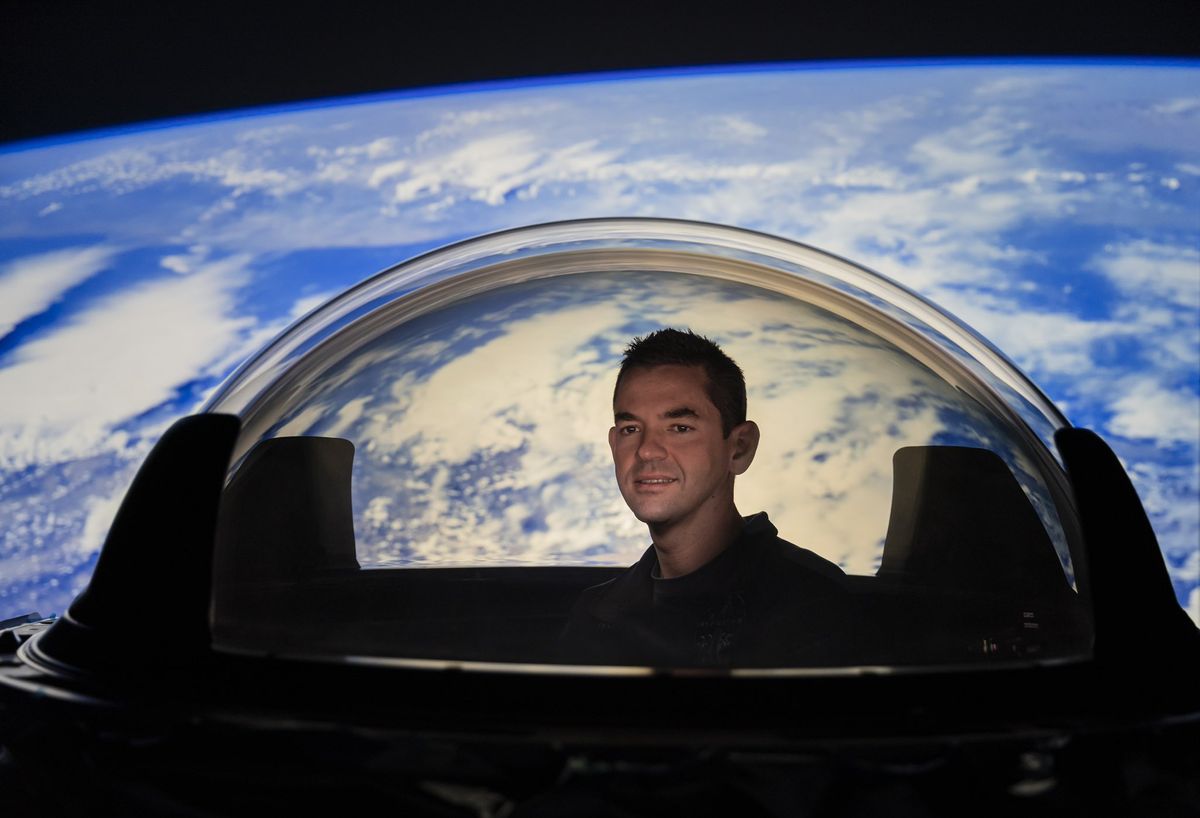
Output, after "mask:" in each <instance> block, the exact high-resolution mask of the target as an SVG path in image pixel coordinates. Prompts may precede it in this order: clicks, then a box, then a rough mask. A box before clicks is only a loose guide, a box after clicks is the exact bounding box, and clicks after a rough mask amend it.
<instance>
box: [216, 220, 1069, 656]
mask: <svg viewBox="0 0 1200 818" xmlns="http://www.w3.org/2000/svg"><path fill="white" fill-rule="evenodd" d="M662 327H678V328H690V329H692V330H694V331H696V332H698V333H701V334H703V335H705V336H707V337H709V338H711V339H712V340H714V341H716V342H717V343H718V344H720V345H721V347H722V348H723V349H724V350H725V351H726V352H727V353H728V354H729V355H730V356H731V357H732V358H733V359H734V360H735V361H737V362H738V364H739V365H740V366H741V368H742V369H743V370H744V372H745V375H746V383H747V397H748V404H749V412H748V414H749V417H750V418H751V419H753V420H755V421H756V422H757V423H758V425H759V427H760V428H761V431H762V442H761V444H760V446H759V450H758V454H757V457H756V459H755V461H754V463H753V464H752V466H751V468H750V469H749V471H748V472H747V473H746V474H744V475H742V476H740V477H738V479H737V488H736V494H737V503H738V507H739V509H740V510H741V511H742V512H743V513H747V514H749V513H753V512H757V511H766V512H768V513H769V515H770V520H771V521H772V522H773V524H774V525H775V527H777V528H778V530H779V535H780V536H781V537H783V538H784V539H785V540H788V541H790V542H791V543H795V544H796V545H797V546H800V547H802V548H803V549H807V551H809V552H812V553H814V554H816V555H818V556H820V557H822V558H824V560H827V561H829V562H831V563H833V564H836V565H837V566H838V567H839V568H840V569H841V571H842V572H844V575H845V577H844V579H843V580H841V582H842V584H843V585H844V586H845V587H846V588H847V589H848V593H849V594H850V595H851V596H852V597H853V598H854V599H855V600H856V602H855V605H856V606H857V609H861V610H862V611H863V612H864V613H863V617H864V618H863V621H864V623H866V624H865V625H864V627H863V631H864V632H870V633H871V634H873V636H872V637H871V638H865V637H864V639H863V640H862V642H861V644H859V645H857V646H847V649H846V651H845V652H844V655H842V656H840V657H839V658H836V659H835V660H832V661H831V660H830V659H829V658H828V657H824V658H822V659H820V660H819V661H818V660H814V663H815V665H819V666H820V667H821V668H825V669H828V668H829V667H830V666H836V667H840V668H863V667H866V666H880V665H884V666H910V665H921V666H926V665H930V664H932V665H945V666H952V665H957V664H962V663H971V662H977V661H997V660H1005V661H1045V660H1059V659H1062V658H1068V657H1071V656H1077V655H1080V654H1081V653H1085V652H1086V651H1088V650H1090V639H1091V636H1090V627H1089V626H1088V625H1087V624H1086V620H1087V616H1086V606H1084V605H1083V604H1082V603H1081V602H1080V599H1079V593H1078V591H1079V589H1078V585H1077V582H1076V570H1077V567H1076V558H1077V554H1078V548H1077V541H1078V534H1077V522H1076V520H1075V515H1074V511H1073V509H1072V505H1071V500H1070V494H1069V491H1068V489H1067V487H1066V486H1067V484H1066V480H1065V477H1064V475H1063V472H1062V469H1061V467H1060V465H1059V463H1058V462H1057V461H1056V459H1055V457H1054V455H1053V454H1052V451H1051V448H1050V445H1051V440H1052V436H1053V433H1054V431H1055V430H1056V429H1058V428H1061V427H1063V426H1065V425H1066V421H1065V419H1064V418H1063V417H1062V416H1061V414H1059V412H1058V411H1057V410H1056V409H1055V407H1054V406H1053V405H1052V404H1051V403H1050V401H1049V400H1048V399H1046V397H1045V396H1044V395H1043V394H1042V393H1041V392H1040V391H1039V390H1038V389H1037V388H1036V387H1035V386H1034V385H1033V384H1032V383H1030V382H1029V381H1028V379H1026V378H1025V377H1024V376H1023V375H1022V374H1021V373H1020V372H1019V371H1018V370H1017V369H1016V368H1015V367H1014V366H1013V365H1012V364H1011V363H1009V362H1008V361H1007V360H1006V359H1005V358H1004V357H1003V355H1001V354H1000V353H999V352H997V351H996V350H995V349H994V348H993V347H991V346H990V345H989V344H988V343H987V342H986V341H984V340H983V339H982V338H980V337H979V336H978V335H976V334H975V333H973V332H972V331H971V330H969V329H968V328H966V327H965V326H963V325H962V324H961V323H959V322H958V321H957V320H955V319H954V318H953V317H952V316H950V315H948V314H946V313H945V312H943V311H942V310H940V309H938V308H937V307H935V306H934V305H932V304H930V303H929V302H927V301H924V300H922V299H921V298H920V297H918V296H916V295H915V294H914V293H912V292H910V291H908V290H906V289H904V288H903V287H901V286H899V285H897V284H895V283H894V282H891V281H889V280H888V279H886V278H884V277H882V276H880V275H878V274H876V273H873V272H871V271H868V270H866V269H864V268H861V267H859V266H857V265H854V264H852V263H850V262H848V261H846V260H843V259H840V258H837V257H835V256H832V255H829V254H827V253H824V252H821V251H819V250H816V249H814V248H811V247H807V246H804V245H800V244H796V243H792V242H789V241H784V240H782V239H778V238H775V237H771V236H767V235H763V234H758V233H752V232H748V231H744V230H738V229H733V228H728V227H720V226H715V225H709V224H700V223H692V222H680V221H665V220H644V219H613V220H596V221H582V222H565V223H558V224H548V225H539V226H535V227H529V228H524V229H519V230H512V231H507V232H503V233H498V234H494V235H490V236H485V237H482V238H477V239H472V240H469V241H466V242H463V243H461V244H457V245H454V246H451V247H447V248H444V249H441V250H437V251H435V252H432V253H429V254H427V255H424V256H421V257H419V258H416V259H414V260H411V261H408V262H406V263H404V264H401V265H399V266H397V267H394V268H392V269H389V270H387V271H385V272H383V273H380V274H379V275H377V276H375V277H373V278H371V279H369V280H367V281H365V282H363V283H361V284H359V285H358V286H356V287H354V288H353V289H351V290H349V291H347V292H346V293H344V294H342V295H341V296H339V297H337V298H335V299H334V300H332V301H330V302H328V303H327V304H325V305H324V306H322V307H320V308H319V309H317V310H315V311H314V312H312V313H311V314H309V315H308V316H306V317H305V318H303V319H302V320H300V321H299V322H297V323H296V324H295V325H293V326H292V327H291V328H290V329H289V330H287V331H286V332H285V333H284V334H283V335H281V336H280V337H279V338H278V339H277V340H275V341H274V342H273V343H272V344H271V345H270V346H268V347H267V348H266V349H265V350H263V351H262V352H261V353H260V354H259V355H258V356H257V357H255V358H254V359H252V360H251V361H249V362H248V363H247V364H246V365H244V366H243V367H242V368H241V369H240V370H239V371H238V372H236V373H235V374H234V375H233V376H232V377H231V378H230V380H229V381H228V382H227V383H226V384H224V385H223V387H222V388H221V389H220V390H219V391H218V392H217V394H216V395H215V396H214V397H213V398H212V399H211V400H210V401H209V403H208V405H207V407H206V411H211V412H221V413H229V414H235V415H237V416H239V418H240V419H241V423H242V432H241V437H240V438H239V442H238V445H237V448H236V451H235V454H234V459H233V465H232V467H231V470H230V475H229V479H228V482H227V487H226V494H225V497H224V498H223V500H222V522H221V527H220V533H219V536H218V545H217V552H216V555H215V564H216V567H215V574H214V606H213V633H214V645H215V646H216V647H217V648H218V649H226V650H233V651H249V652H255V653H271V654H276V655H280V654H282V655H294V656H303V657H324V658H337V657H348V656H353V657H357V658H358V659H363V660H370V661H381V662H388V661H392V662H394V661H418V662H419V661H436V662H453V663H460V664H461V663H467V664H470V663H472V662H501V663H513V662H515V663H523V664H524V665H526V666H528V665H530V664H536V665H539V666H544V667H552V666H560V665H561V663H562V662H563V661H564V660H563V659H562V654H561V652H560V645H559V638H560V635H561V632H562V629H563V627H564V624H565V622H566V621H567V618H568V616H569V615H570V612H571V609H572V606H573V604H574V603H575V600H576V599H577V598H578V596H579V594H580V592H581V591H582V590H583V589H584V588H586V587H589V586H591V585H595V584H597V583H600V582H603V581H605V580H606V579H609V578H611V577H614V576H616V575H617V574H618V573H619V572H620V570H621V569H622V568H623V567H624V566H629V565H631V564H633V563H635V562H637V561H638V560H639V557H641V555H642V554H643V552H645V551H646V549H647V546H649V545H650V539H649V535H648V534H647V530H646V527H645V526H644V525H643V524H641V523H639V522H638V521H637V520H636V519H635V518H634V517H633V515H632V514H631V513H630V511H629V510H628V508H626V506H625V505H624V503H623V502H622V499H621V496H620V493H619V492H618V491H617V487H616V483H615V481H614V478H613V464H612V456H611V454H610V452H609V448H608V441H607V432H608V429H609V427H610V426H611V425H612V418H613V415H612V397H613V387H614V382H615V377H616V371H617V367H618V365H619V363H620V360H621V356H622V353H623V350H624V348H625V346H626V345H627V344H628V343H629V341H630V340H631V339H632V338H634V337H635V336H641V335H645V334H646V333H648V332H651V331H653V330H656V329H659V328H662ZM897 616H899V620H898V619H897ZM905 617H907V619H905ZM814 663H809V662H807V661H805V660H804V658H803V657H799V658H797V657H796V656H788V657H782V658H780V659H779V660H778V661H775V660H771V659H767V660H756V661H755V662H754V665H755V666H756V667H759V668H761V667H770V668H775V667H802V668H803V667H809V668H811V667H813V665H814ZM618 664H629V665H639V664H644V662H639V661H629V662H619V663H618ZM738 665H739V663H738V662H736V661H734V662H732V664H731V666H732V668H733V669H737V667H738Z"/></svg>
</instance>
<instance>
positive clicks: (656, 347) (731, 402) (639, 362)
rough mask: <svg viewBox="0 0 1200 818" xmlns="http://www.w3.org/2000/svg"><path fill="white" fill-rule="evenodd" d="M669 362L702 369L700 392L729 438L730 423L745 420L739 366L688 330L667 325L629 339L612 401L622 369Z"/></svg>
mask: <svg viewBox="0 0 1200 818" xmlns="http://www.w3.org/2000/svg"><path fill="white" fill-rule="evenodd" d="M671 365H674V366H698V367H702V368H703V369H704V374H705V376H706V377H707V379H708V383H707V384H705V388H704V391H705V393H706V394H707V395H708V399H709V400H710V401H712V404H713V406H715V407H717V411H718V412H720V413H721V429H722V431H723V433H724V436H725V437H729V433H730V432H731V431H733V427H734V426H737V425H738V424H739V423H744V422H745V420H746V378H745V376H744V375H742V370H741V368H740V367H739V366H738V365H737V364H736V363H734V361H733V359H732V358H730V357H729V356H728V355H726V354H725V353H724V352H723V351H722V350H721V348H720V347H719V346H717V345H716V344H715V343H713V342H712V341H710V340H709V339H707V338H705V337H704V336H703V335H698V334H696V333H694V332H692V331H691V330H690V329H689V330H678V329H672V328H670V327H668V328H666V329H660V330H655V331H654V332H652V333H650V334H649V335H647V336H645V337H639V338H634V339H633V340H632V341H630V342H629V346H627V347H626V348H625V357H624V358H623V359H622V360H621V370H620V372H618V373H617V385H616V387H615V388H614V389H613V400H614V401H615V400H616V396H617V392H616V390H617V389H620V388H621V381H622V379H624V377H625V373H626V372H629V371H630V370H632V369H650V368H651V367H655V366H671Z"/></svg>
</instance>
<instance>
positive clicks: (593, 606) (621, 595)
mask: <svg viewBox="0 0 1200 818" xmlns="http://www.w3.org/2000/svg"><path fill="white" fill-rule="evenodd" d="M653 551H654V547H653V546H651V547H650V548H648V549H646V551H645V552H644V553H643V554H642V557H641V559H639V560H638V561H637V562H635V563H634V564H633V565H631V566H629V567H628V568H626V569H625V570H623V571H622V572H621V573H619V574H617V575H616V576H615V577H613V578H612V579H609V580H607V581H605V582H601V583H599V584H597V585H592V586H591V587H589V588H585V589H584V590H583V591H582V592H581V593H580V595H579V599H578V600H576V602H575V607H574V609H573V611H572V614H573V615H575V616H578V615H580V614H583V615H587V616H592V617H596V618H600V619H607V618H609V617H610V616H612V615H613V614H618V613H621V612H624V611H628V610H630V609H631V608H633V607H636V606H637V605H638V604H639V603H640V602H642V601H643V600H644V599H645V597H646V595H647V593H648V589H649V587H650V585H649V583H650V571H651V568H652V567H653V566H652V563H653Z"/></svg>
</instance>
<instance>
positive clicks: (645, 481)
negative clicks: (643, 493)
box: [633, 477, 675, 486]
mask: <svg viewBox="0 0 1200 818" xmlns="http://www.w3.org/2000/svg"><path fill="white" fill-rule="evenodd" d="M633 482H634V483H636V484H637V485H639V486H665V485H666V484H667V483H674V482H675V478H674V477H639V478H637V479H636V480H634V481H633Z"/></svg>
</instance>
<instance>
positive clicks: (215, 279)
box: [0, 257, 252, 468]
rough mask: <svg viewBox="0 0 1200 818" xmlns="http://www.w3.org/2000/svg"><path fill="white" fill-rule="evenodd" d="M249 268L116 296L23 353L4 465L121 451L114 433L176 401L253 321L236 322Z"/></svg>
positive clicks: (224, 264)
mask: <svg viewBox="0 0 1200 818" xmlns="http://www.w3.org/2000/svg"><path fill="white" fill-rule="evenodd" d="M246 261H247V258H245V257H232V258H227V259H223V260H221V261H219V262H215V263H211V264H209V265H208V266H206V267H204V268H202V269H200V270H197V271H196V272H194V273H192V274H191V275H188V276H185V277H179V276H172V277H170V278H168V279H165V280H155V281H152V282H150V283H147V284H142V285H140V286H137V287H135V288H133V289H131V290H129V291H123V292H118V293H114V294H113V295H111V296H108V297H106V298H104V299H101V300H100V301H98V302H96V303H95V304H93V305H91V306H90V307H89V308H88V309H87V310H86V311H84V312H83V313H82V314H80V315H78V316H76V317H74V318H73V319H72V320H71V321H70V322H69V323H67V324H66V325H65V326H63V327H61V328H55V329H53V330H52V331H50V332H48V333H47V334H45V335H43V336H41V337H38V338H35V339H34V340H31V341H29V342H27V343H25V344H23V345H22V346H20V347H18V348H17V349H16V350H15V352H14V353H13V355H12V357H11V359H10V361H9V363H8V364H7V365H6V366H5V367H4V368H2V369H0V394H3V395H4V396H5V399H4V415H3V418H0V463H3V464H4V466H5V467H6V468H19V467H21V466H22V465H23V464H27V463H31V462H37V461H54V460H59V459H62V458H65V457H78V456H82V455H84V454H89V453H93V452H95V451H98V450H105V449H109V448H117V449H119V448H120V447H121V445H122V443H123V440H122V439H121V438H120V436H119V435H114V434H113V433H112V432H111V428H112V426H113V425H115V424H118V423H120V422H122V421H125V420H128V419H130V418H132V417H135V416H136V415H138V414H140V413H141V412H144V411H146V410H148V409H150V408H152V407H154V406H157V405H159V404H161V403H162V402H163V401H166V400H168V399H169V398H170V397H171V396H172V392H173V390H174V389H175V388H176V387H177V386H178V385H180V384H182V383H184V382H186V381H189V380H191V379H193V378H194V377H195V376H196V373H197V372H200V371H203V369H204V368H205V366H206V365H208V364H209V363H210V362H211V361H212V360H214V359H215V358H218V357H220V356H221V355H222V354H223V353H225V352H226V350H227V349H228V348H229V347H230V346H231V345H232V344H233V343H234V341H235V340H236V338H237V337H238V335H239V334H240V333H242V332H243V331H244V330H245V329H246V327H247V326H248V325H249V324H251V323H252V320H251V319H246V318H237V317H234V316H233V315H232V311H233V302H232V295H231V293H232V290H233V289H234V288H236V287H237V286H238V285H240V284H241V283H242V281H243V278H244V274H243V265H244V264H245V263H246Z"/></svg>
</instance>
